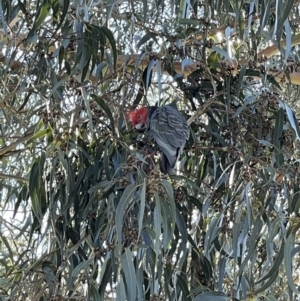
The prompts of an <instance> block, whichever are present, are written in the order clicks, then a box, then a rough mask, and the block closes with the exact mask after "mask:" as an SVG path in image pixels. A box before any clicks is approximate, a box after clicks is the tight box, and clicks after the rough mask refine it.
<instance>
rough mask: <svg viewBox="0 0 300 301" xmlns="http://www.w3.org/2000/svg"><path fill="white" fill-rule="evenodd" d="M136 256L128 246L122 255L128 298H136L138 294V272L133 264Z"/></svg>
mask: <svg viewBox="0 0 300 301" xmlns="http://www.w3.org/2000/svg"><path fill="white" fill-rule="evenodd" d="M133 260H134V256H133V254H132V252H131V251H130V250H129V249H128V248H126V249H125V252H124V253H123V255H122V256H121V264H122V270H123V273H124V275H125V283H126V287H125V289H126V293H127V299H128V300H135V299H136V294H137V288H136V283H137V279H136V274H135V268H134V265H133Z"/></svg>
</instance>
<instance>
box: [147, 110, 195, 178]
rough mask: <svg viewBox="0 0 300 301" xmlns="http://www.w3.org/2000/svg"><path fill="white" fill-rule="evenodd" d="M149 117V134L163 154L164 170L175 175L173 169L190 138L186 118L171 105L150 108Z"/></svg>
mask: <svg viewBox="0 0 300 301" xmlns="http://www.w3.org/2000/svg"><path fill="white" fill-rule="evenodd" d="M148 116H149V117H148V121H147V134H148V135H151V136H152V137H153V138H154V140H155V141H156V143H157V144H158V146H159V147H160V149H161V150H162V152H163V155H162V163H163V164H162V165H163V168H164V169H165V171H166V172H167V173H168V174H173V173H174V171H173V168H174V167H175V164H176V162H177V160H178V158H179V156H180V155H181V154H182V151H183V148H184V146H185V143H186V140H187V139H188V138H189V133H190V130H189V126H188V124H187V121H186V118H185V117H184V116H183V115H182V114H181V113H180V112H179V111H178V110H177V109H176V108H174V107H172V106H170V105H166V106H163V107H150V114H149V115H148Z"/></svg>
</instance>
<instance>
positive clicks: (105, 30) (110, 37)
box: [101, 27, 117, 71]
mask: <svg viewBox="0 0 300 301" xmlns="http://www.w3.org/2000/svg"><path fill="white" fill-rule="evenodd" d="M101 29H102V31H103V33H104V34H105V36H106V37H107V39H108V41H109V43H110V46H111V50H112V54H113V60H114V71H115V70H116V66H117V46H116V41H115V38H114V36H113V34H112V32H111V31H110V30H109V29H108V28H106V27H101Z"/></svg>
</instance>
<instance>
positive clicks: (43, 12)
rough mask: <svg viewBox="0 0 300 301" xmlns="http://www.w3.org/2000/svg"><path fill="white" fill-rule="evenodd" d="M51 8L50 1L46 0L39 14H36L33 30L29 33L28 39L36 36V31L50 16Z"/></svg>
mask: <svg viewBox="0 0 300 301" xmlns="http://www.w3.org/2000/svg"><path fill="white" fill-rule="evenodd" d="M50 8H51V2H50V1H49V0H44V3H43V4H42V6H40V7H39V9H38V13H37V14H36V19H35V21H34V23H33V26H32V29H31V30H30V31H29V33H28V36H27V37H28V38H29V37H32V36H33V35H34V34H35V31H36V30H37V29H38V28H39V27H40V26H41V24H42V23H43V22H44V21H45V19H46V17H47V16H48V15H49V10H50Z"/></svg>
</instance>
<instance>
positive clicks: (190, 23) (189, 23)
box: [178, 19, 200, 26]
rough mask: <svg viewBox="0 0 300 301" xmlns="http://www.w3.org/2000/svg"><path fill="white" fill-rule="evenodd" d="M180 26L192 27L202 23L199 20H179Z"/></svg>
mask: <svg viewBox="0 0 300 301" xmlns="http://www.w3.org/2000/svg"><path fill="white" fill-rule="evenodd" d="M178 22H179V24H187V25H192V26H198V25H199V24H200V22H199V21H198V20H193V19H179V21H178Z"/></svg>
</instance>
